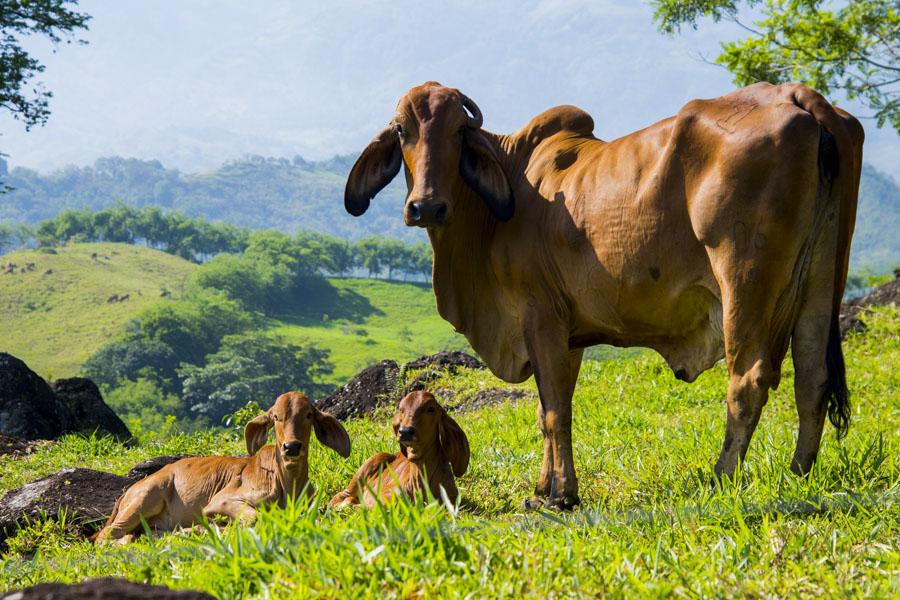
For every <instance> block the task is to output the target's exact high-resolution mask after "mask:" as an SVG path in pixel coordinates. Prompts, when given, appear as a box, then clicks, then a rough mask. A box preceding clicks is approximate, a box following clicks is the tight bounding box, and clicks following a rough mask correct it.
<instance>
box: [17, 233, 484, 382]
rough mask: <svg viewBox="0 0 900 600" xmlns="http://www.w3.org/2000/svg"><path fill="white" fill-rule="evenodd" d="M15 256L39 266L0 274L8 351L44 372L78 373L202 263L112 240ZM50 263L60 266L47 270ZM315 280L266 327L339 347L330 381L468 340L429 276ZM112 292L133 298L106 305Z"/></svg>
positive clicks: (287, 335)
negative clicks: (439, 306)
mask: <svg viewBox="0 0 900 600" xmlns="http://www.w3.org/2000/svg"><path fill="white" fill-rule="evenodd" d="M94 253H96V254H97V256H98V258H97V259H93V258H91V255H92V254H94ZM8 262H14V263H16V264H17V265H19V267H22V266H24V265H25V264H26V263H27V262H33V263H35V269H34V271H29V272H26V273H19V272H18V271H17V272H16V273H15V274H9V275H5V274H3V273H0V351H4V352H9V353H10V354H13V355H14V356H17V357H18V358H21V359H22V360H24V361H25V362H26V363H27V364H28V366H29V367H31V369H32V370H34V371H35V372H36V373H37V374H38V375H41V376H42V377H44V378H45V379H47V378H60V377H72V376H74V375H77V374H78V372H79V370H80V368H81V365H82V364H83V363H84V362H85V361H86V360H87V359H88V357H90V356H91V354H93V353H94V352H96V351H97V350H99V349H100V348H101V347H102V346H103V345H104V344H106V343H107V342H108V341H109V340H110V339H111V338H115V337H117V336H119V335H121V334H122V332H123V327H124V325H125V324H126V323H127V322H128V321H130V320H131V319H133V318H135V317H136V316H137V315H138V314H139V313H140V312H141V311H142V310H144V309H146V308H149V307H150V306H152V305H154V304H156V303H158V302H165V301H166V299H165V298H161V297H160V293H161V292H162V290H163V289H167V290H169V291H170V292H171V293H172V297H179V296H180V295H181V294H182V293H183V292H184V289H185V286H186V283H187V279H188V277H189V275H190V274H191V272H192V271H193V270H194V269H196V268H197V265H195V264H193V263H191V262H188V261H186V260H183V259H181V258H178V257H176V256H172V255H170V254H166V253H164V252H160V251H157V250H153V249H151V248H146V247H144V246H136V245H130V244H112V243H96V244H94V243H92V244H71V245H67V246H62V247H59V248H56V254H48V253H46V252H40V251H33V250H26V251H19V252H12V253H10V254H8V255H4V256H2V257H0V264H6V263H8ZM47 269H52V271H53V273H51V274H49V275H44V272H45V271H46V270H47ZM312 286H313V287H312V288H311V289H309V290H307V294H308V295H307V296H305V297H303V298H299V299H298V301H297V302H296V304H295V305H294V306H291V307H288V308H289V310H288V311H287V312H286V314H284V315H279V316H278V318H271V319H265V320H264V323H263V326H264V327H265V328H266V329H267V330H268V331H270V332H272V333H275V334H279V335H282V336H284V337H285V338H286V339H287V340H288V341H291V342H294V343H302V342H303V341H305V340H309V341H311V342H313V343H316V344H318V345H319V346H320V347H322V348H327V349H329V350H331V361H332V363H334V366H335V370H334V373H333V374H332V376H331V377H330V378H329V379H328V382H329V383H334V384H340V383H344V382H345V381H346V380H347V379H349V378H350V377H351V376H353V375H354V374H355V373H356V372H357V371H359V370H360V369H362V368H364V367H366V366H368V365H370V364H372V363H374V362H378V361H379V360H382V359H384V358H393V359H394V360H398V361H403V360H410V359H413V358H416V357H418V356H421V355H422V354H431V353H434V352H437V351H439V350H443V349H448V348H450V349H467V348H468V344H467V342H466V340H465V338H463V337H462V336H461V335H459V334H457V333H454V331H453V328H452V327H451V326H450V325H449V324H448V323H447V322H445V321H444V320H443V319H441V318H440V316H439V315H438V314H437V310H436V309H435V305H434V302H435V301H434V294H433V293H432V292H431V287H430V286H429V285H428V284H424V283H403V282H395V281H381V280H374V279H338V278H331V279H327V280H321V281H319V282H314V283H313V284H312ZM113 294H117V295H122V294H129V296H130V298H129V300H127V301H125V302H114V303H108V302H107V299H109V298H110V296H112V295H113ZM376 307H377V308H376Z"/></svg>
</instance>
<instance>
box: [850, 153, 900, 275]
mask: <svg viewBox="0 0 900 600" xmlns="http://www.w3.org/2000/svg"><path fill="white" fill-rule="evenodd" d="M898 232H900V187H898V186H897V183H896V182H895V181H894V180H893V179H891V178H890V177H888V176H887V175H885V174H884V173H882V172H881V171H879V170H878V169H876V168H875V167H871V166H869V165H863V172H862V179H861V180H860V184H859V207H858V209H857V214H856V232H855V233H854V234H853V247H852V251H851V258H852V265H851V267H852V268H857V269H858V268H863V267H865V268H868V269H871V270H872V271H874V272H876V273H878V272H882V271H887V270H889V269H892V268H894V267H897V266H900V235H898Z"/></svg>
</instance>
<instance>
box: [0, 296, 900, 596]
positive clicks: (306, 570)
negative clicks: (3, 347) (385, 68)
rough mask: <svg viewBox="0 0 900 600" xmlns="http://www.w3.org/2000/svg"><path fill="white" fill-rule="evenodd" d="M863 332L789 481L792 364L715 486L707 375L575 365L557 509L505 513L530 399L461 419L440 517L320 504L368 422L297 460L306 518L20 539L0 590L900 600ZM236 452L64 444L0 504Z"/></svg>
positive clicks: (388, 445) (888, 335)
mask: <svg viewBox="0 0 900 600" xmlns="http://www.w3.org/2000/svg"><path fill="white" fill-rule="evenodd" d="M868 324H869V331H868V332H867V334H866V335H865V336H854V337H851V339H850V340H849V341H848V342H846V343H845V346H844V347H845V352H846V357H847V364H848V378H849V381H850V385H851V389H852V393H853V424H852V427H851V429H850V433H849V435H848V436H847V437H846V438H845V439H844V440H843V441H841V442H837V441H836V440H835V437H834V433H833V431H832V430H831V428H830V426H829V429H828V431H827V433H826V436H825V438H824V441H823V448H822V452H821V454H820V456H819V461H818V463H817V464H816V467H815V469H814V470H813V472H812V474H811V475H810V476H809V477H808V478H806V479H800V478H797V477H795V476H793V475H792V474H791V473H790V472H789V470H788V468H787V467H788V463H789V461H790V457H791V454H792V452H793V445H794V436H795V434H796V422H797V421H796V414H795V409H794V404H793V397H792V392H791V390H792V384H793V372H792V370H791V368H790V364H789V362H787V363H785V373H784V379H783V381H782V384H781V386H780V388H779V389H778V390H777V391H775V392H773V393H772V395H771V398H770V400H769V404H768V405H767V406H766V409H765V411H764V414H763V418H762V420H761V422H760V424H759V428H758V429H757V433H756V436H755V438H754V440H753V443H752V445H751V448H750V452H749V454H748V457H747V463H746V466H745V469H744V470H743V472H742V473H740V474H739V476H738V477H737V478H736V481H735V482H725V483H724V484H722V485H721V486H716V485H713V484H711V475H712V469H711V466H712V463H713V462H714V460H715V457H716V456H717V455H718V450H719V448H720V445H721V440H722V432H723V428H724V402H723V398H724V395H725V386H726V379H727V376H726V373H725V370H724V368H723V367H722V366H721V365H720V366H718V367H716V368H714V369H712V370H711V371H710V372H708V373H705V374H704V375H702V376H701V377H700V378H699V379H698V380H697V381H696V382H695V383H694V384H685V383H682V382H678V381H676V380H675V379H674V377H673V376H672V374H671V372H670V371H669V370H668V368H666V366H665V365H664V363H663V361H662V360H661V359H660V358H659V357H656V356H651V355H640V356H637V357H630V358H615V359H612V360H608V361H605V362H597V361H587V362H586V363H585V364H584V368H583V370H582V374H581V377H580V380H579V385H578V388H577V391H576V395H575V403H574V407H575V415H574V439H575V457H576V466H577V469H578V473H579V477H580V483H581V498H582V502H583V505H582V507H581V509H580V510H578V511H576V512H575V513H573V514H555V513H543V512H541V513H533V512H524V511H522V510H521V509H520V506H521V501H522V499H523V498H524V497H525V496H527V495H528V494H529V493H530V491H531V489H532V486H533V484H534V480H535V477H536V475H537V471H538V467H539V462H540V439H539V436H540V434H539V431H538V427H537V425H536V423H535V406H534V402H527V401H525V402H520V403H517V404H508V405H501V406H495V407H489V408H484V409H481V410H478V411H476V412H471V413H465V414H461V415H458V421H459V422H460V424H461V425H462V427H463V429H464V430H465V431H466V432H467V434H468V436H469V439H470V442H471V446H472V462H471V465H470V469H469V471H468V472H467V473H466V475H465V476H463V477H462V478H461V479H460V480H459V482H458V483H459V486H460V491H461V495H462V501H461V505H460V507H459V508H458V510H456V509H454V510H448V509H445V508H443V507H441V506H439V505H438V504H434V503H432V504H428V505H418V506H416V505H408V504H405V503H399V504H395V505H393V506H392V507H390V509H389V510H388V509H385V508H383V507H376V508H375V509H373V510H371V511H369V510H365V509H351V510H345V511H329V510H325V509H323V508H322V507H321V504H323V503H324V501H326V500H327V498H328V497H329V496H330V494H332V493H334V492H335V491H337V490H339V489H341V488H343V486H344V485H346V483H347V481H348V480H349V478H350V476H351V475H352V473H353V472H354V470H355V469H356V467H357V466H358V465H359V464H360V463H361V462H362V461H363V460H364V459H365V458H366V457H367V456H369V455H371V454H372V453H374V452H376V451H379V450H392V449H394V448H395V443H394V442H392V441H391V439H390V437H389V436H390V430H389V425H388V421H387V419H386V418H385V417H384V415H382V416H379V417H377V418H374V419H363V420H359V421H354V422H351V423H349V424H348V429H349V430H350V434H351V439H352V440H353V451H352V454H351V457H350V458H349V459H346V460H343V459H340V458H339V457H337V455H336V454H334V453H333V452H330V451H328V450H326V449H323V448H322V447H321V446H319V445H316V447H315V448H314V449H313V451H312V456H311V479H312V481H313V483H315V485H316V486H317V488H318V490H319V496H318V497H317V500H318V502H319V504H313V505H311V506H308V505H306V504H305V503H304V502H298V503H297V504H294V505H291V506H288V507H287V508H286V509H284V510H280V509H272V510H268V511H264V512H263V513H262V515H261V517H260V519H259V522H258V523H257V524H256V526H255V527H253V528H245V527H240V526H236V525H232V526H229V527H226V528H224V529H222V530H210V531H207V532H201V533H194V534H190V535H188V534H168V535H164V536H161V537H158V538H155V539H149V540H148V539H144V540H142V541H139V542H137V543H135V544H133V545H131V546H129V547H124V548H122V547H103V548H95V547H93V546H91V545H90V544H89V543H87V542H84V541H81V540H77V539H73V538H72V537H71V536H70V535H69V534H68V533H67V531H66V530H65V529H64V528H60V527H54V526H50V525H46V524H40V523H38V524H35V526H34V527H33V528H32V529H30V530H29V531H26V532H24V533H22V534H21V535H20V536H19V537H18V538H16V539H14V540H13V542H12V547H13V548H14V549H15V551H11V552H8V553H7V554H6V555H5V556H4V557H3V558H2V559H0V590H9V589H14V588H17V587H20V586H24V585H27V584H31V583H35V582H38V581H46V580H61V581H78V580H81V579H84V578H87V577H98V576H109V575H117V576H124V577H128V578H130V579H133V580H136V581H146V582H152V583H162V584H166V585H170V586H173V587H178V588H194V589H204V590H208V591H210V592H211V593H213V594H214V595H217V596H219V597H222V598H240V597H251V598H306V597H314V596H321V597H403V598H408V597H420V596H422V597H448V598H455V597H510V598H518V597H523V596H524V597H541V598H543V597H581V596H612V597H636V596H653V597H659V596H670V595H676V596H682V597H683V596H687V597H695V596H701V597H748V596H749V597H785V596H801V597H817V596H822V597H880V598H889V597H896V596H897V595H898V592H900V550H898V548H900V440H898V435H897V430H898V424H900V394H898V389H900V368H898V365H900V310H898V309H890V308H885V309H882V310H880V311H878V312H877V313H876V314H874V315H873V316H872V317H870V318H869V319H868ZM445 385H452V386H454V387H456V388H458V389H459V390H460V391H467V392H470V393H471V392H472V391H475V390H476V389H479V388H482V387H488V386H495V385H499V382H497V381H496V380H495V379H493V378H492V377H491V376H490V374H488V373H485V372H478V373H468V374H466V375H464V376H459V377H455V378H453V377H447V378H445V380H444V381H441V382H437V383H436V384H435V386H434V387H435V388H437V387H443V386H445ZM524 386H525V387H529V386H533V384H532V383H531V382H529V383H526V384H524ZM240 447H241V442H240V439H239V437H238V436H237V435H236V434H235V433H230V432H226V433H219V434H206V435H202V436H201V435H197V436H183V435H179V436H175V437H172V438H167V439H163V440H160V441H157V442H151V443H148V444H147V445H145V446H142V447H138V448H133V449H124V448H122V447H121V446H119V445H117V444H115V443H112V442H109V441H105V440H91V439H85V438H77V437H69V438H66V439H65V440H64V441H62V442H61V443H59V444H56V445H52V446H49V447H47V448H45V449H43V450H42V451H40V452H38V453H37V454H35V455H32V456H29V457H26V458H23V459H19V460H13V459H9V458H0V473H2V474H3V476H2V478H0V490H2V489H8V488H11V487H14V486H17V485H20V484H21V483H22V482H24V481H27V480H29V479H33V478H36V477H38V476H40V475H43V474H45V473H50V472H54V471H56V470H58V469H59V468H61V467H63V466H70V465H75V464H78V465H83V466H88V467H94V468H102V469H108V470H112V471H116V472H119V473H122V472H124V471H126V470H127V469H128V468H129V467H130V466H131V465H132V464H133V463H134V462H135V461H137V460H139V459H141V458H143V457H145V456H150V455H154V454H160V453H164V452H177V451H193V452H198V451H199V452H215V453H237V452H239V451H240Z"/></svg>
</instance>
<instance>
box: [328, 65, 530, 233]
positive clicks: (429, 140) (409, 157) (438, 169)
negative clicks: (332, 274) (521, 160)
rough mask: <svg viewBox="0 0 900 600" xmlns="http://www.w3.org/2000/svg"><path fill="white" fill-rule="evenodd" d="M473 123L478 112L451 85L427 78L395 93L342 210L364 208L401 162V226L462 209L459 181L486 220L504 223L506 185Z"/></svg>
mask: <svg viewBox="0 0 900 600" xmlns="http://www.w3.org/2000/svg"><path fill="white" fill-rule="evenodd" d="M467 111H468V112H467ZM481 124H482V116H481V110H480V109H479V108H478V106H477V105H476V104H475V103H474V102H473V101H472V100H470V99H469V98H468V97H467V96H466V95H465V94H463V93H461V92H460V91H459V90H456V89H453V88H448V87H444V86H442V85H441V84H439V83H436V82H434V81H430V82H428V83H425V84H423V85H420V86H418V87H414V88H412V89H411V90H409V91H408V92H407V93H406V94H404V96H403V97H402V98H400V102H399V103H398V104H397V111H396V113H395V115H394V118H393V119H392V120H391V122H390V123H389V124H388V126H387V128H386V129H384V130H383V131H382V132H381V133H379V134H378V135H377V136H376V137H375V139H374V140H372V142H371V143H370V144H369V145H368V146H367V147H366V149H365V150H363V153H362V154H361V155H360V157H359V159H358V160H357V161H356V164H354V165H353V169H352V170H351V171H350V176H349V177H348V179H347V187H346V189H345V191H344V207H345V208H346V209H347V212H349V213H350V214H351V215H353V216H359V215H361V214H363V213H364V212H366V209H367V208H369V202H370V201H371V199H372V198H373V197H374V196H375V194H377V193H378V192H379V191H381V190H382V189H383V188H384V187H385V186H386V185H387V184H388V183H390V182H391V180H392V179H393V178H394V176H396V175H397V173H398V172H399V171H400V166H401V165H403V166H404V168H405V173H406V184H407V190H408V192H407V196H406V204H405V207H404V219H405V221H406V224H407V225H410V226H418V227H441V226H444V225H447V224H448V223H449V222H450V221H451V219H452V218H453V213H454V211H455V210H463V209H464V207H461V206H456V205H455V198H454V196H455V195H456V194H454V191H455V190H457V189H458V186H459V185H463V182H464V185H467V186H468V187H469V188H471V189H472V190H473V191H474V192H475V193H476V194H477V195H478V196H479V197H481V199H482V200H483V201H484V203H485V204H486V205H487V207H488V209H489V210H490V212H491V214H493V215H494V217H496V218H497V219H499V220H500V221H508V220H509V219H510V218H512V216H513V211H514V202H513V195H512V190H511V189H510V186H509V182H508V181H507V179H506V174H505V173H504V171H503V169H502V167H501V166H500V163H499V162H498V160H497V154H496V151H495V149H494V147H493V146H492V145H491V144H490V142H489V141H488V138H487V137H486V136H485V135H484V134H483V133H482V131H481Z"/></svg>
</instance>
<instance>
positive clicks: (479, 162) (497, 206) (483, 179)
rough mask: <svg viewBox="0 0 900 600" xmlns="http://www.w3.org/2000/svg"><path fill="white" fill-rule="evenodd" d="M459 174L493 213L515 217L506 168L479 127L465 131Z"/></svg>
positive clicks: (502, 219)
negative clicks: (502, 165)
mask: <svg viewBox="0 0 900 600" xmlns="http://www.w3.org/2000/svg"><path fill="white" fill-rule="evenodd" d="M459 174H460V175H462V178H463V181H465V182H466V183H467V184H468V186H469V187H470V188H472V190H473V191H474V192H475V193H476V194H478V195H479V196H481V199H482V200H484V203H485V204H487V207H488V209H490V211H491V214H492V215H494V217H496V218H497V219H498V220H500V221H509V220H510V219H511V218H512V216H513V213H514V212H515V208H516V203H515V201H514V199H513V194H512V188H510V187H509V181H508V180H507V179H506V173H504V172H503V168H502V167H501V166H500V162H499V161H498V160H497V156H496V155H495V154H494V149H493V148H491V146H490V144H488V142H487V140H486V139H485V137H484V136H483V135H482V134H481V132H480V131H478V130H477V129H466V130H465V132H464V134H463V149H462V156H460V158H459Z"/></svg>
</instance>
